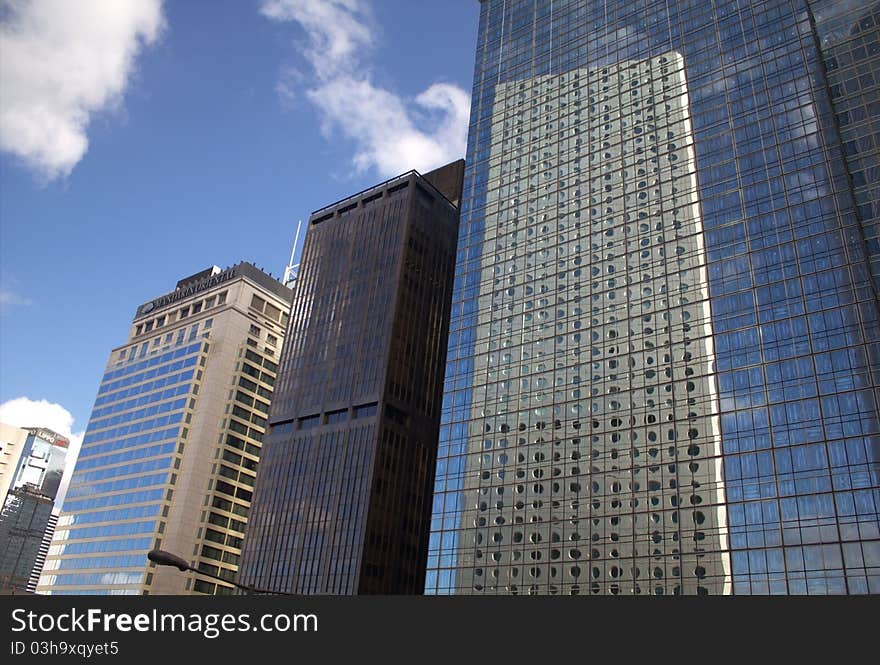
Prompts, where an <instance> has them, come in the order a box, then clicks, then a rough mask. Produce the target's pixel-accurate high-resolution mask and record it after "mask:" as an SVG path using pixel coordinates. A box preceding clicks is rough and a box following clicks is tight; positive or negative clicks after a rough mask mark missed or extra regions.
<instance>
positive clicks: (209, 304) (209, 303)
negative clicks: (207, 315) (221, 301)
mask: <svg viewBox="0 0 880 665" xmlns="http://www.w3.org/2000/svg"><path fill="white" fill-rule="evenodd" d="M215 301H216V298H215V297H214V296H211V297H210V298H205V309H210V308H211V307H213V306H214V302H215Z"/></svg>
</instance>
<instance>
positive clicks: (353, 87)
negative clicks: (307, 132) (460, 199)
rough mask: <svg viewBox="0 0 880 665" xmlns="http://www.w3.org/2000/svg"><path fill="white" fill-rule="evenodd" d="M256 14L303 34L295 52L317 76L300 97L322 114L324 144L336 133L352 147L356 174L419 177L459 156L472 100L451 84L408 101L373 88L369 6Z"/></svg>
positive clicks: (304, 0)
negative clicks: (291, 25) (290, 24)
mask: <svg viewBox="0 0 880 665" xmlns="http://www.w3.org/2000/svg"><path fill="white" fill-rule="evenodd" d="M261 12H262V14H263V15H264V16H266V17H267V18H269V19H271V20H274V21H278V22H294V23H296V24H298V25H299V27H300V28H301V29H302V30H303V31H304V32H305V35H306V40H305V42H304V43H299V44H298V48H299V51H300V53H301V55H302V56H303V57H304V58H305V59H306V61H307V62H308V63H309V65H310V66H311V69H312V72H313V74H314V76H313V77H312V81H311V83H310V84H309V85H308V86H307V89H306V91H305V96H306V97H307V98H308V99H309V100H310V101H311V102H312V103H313V104H314V105H315V106H316V107H317V109H318V110H319V111H320V114H321V123H322V131H323V133H324V134H325V136H327V137H328V138H330V137H332V136H333V135H334V134H335V133H336V132H341V133H342V134H343V135H344V136H346V137H347V138H349V139H351V140H352V141H353V143H354V146H355V154H354V156H353V157H352V164H353V165H354V167H355V168H356V169H357V170H358V171H360V172H362V171H365V170H367V169H370V168H375V169H376V170H377V171H378V172H379V173H380V174H381V175H382V176H386V177H388V176H393V175H397V174H398V173H402V172H404V171H408V170H409V169H417V170H419V171H423V172H424V171H427V170H430V169H431V168H434V167H437V166H441V165H442V164H445V163H447V162H450V161H453V160H455V159H458V158H460V157H463V156H464V152H465V148H466V143H467V129H468V117H469V113H470V95H469V94H468V93H467V92H466V91H464V90H462V89H461V88H459V87H458V86H456V85H453V84H451V83H434V84H433V85H431V86H429V87H428V88H427V89H426V90H425V91H424V92H422V93H421V94H419V95H417V96H416V97H415V98H413V99H406V98H404V97H402V96H400V95H398V94H396V93H394V92H392V91H390V90H387V89H385V88H383V87H381V86H378V85H376V84H375V83H373V81H372V80H371V77H370V71H369V66H368V60H369V55H370V51H371V49H372V48H373V47H374V46H375V45H376V37H375V35H376V30H375V28H374V27H373V26H372V17H371V14H370V8H369V6H368V5H367V4H365V3H364V2H362V1H361V0H264V1H263V4H262V5H261ZM292 82H294V81H292V80H291V79H285V80H284V81H283V82H282V84H280V86H279V89H278V91H279V95H280V96H281V98H282V101H283V102H286V103H289V102H290V100H291V99H292V98H293V97H294V96H295V93H294V91H293V86H292V85H291V83H292ZM295 82H296V83H299V82H300V81H299V80H296V81H295Z"/></svg>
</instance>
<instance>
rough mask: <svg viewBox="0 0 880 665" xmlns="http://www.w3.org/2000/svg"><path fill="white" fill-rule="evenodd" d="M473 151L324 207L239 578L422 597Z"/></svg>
mask: <svg viewBox="0 0 880 665" xmlns="http://www.w3.org/2000/svg"><path fill="white" fill-rule="evenodd" d="M462 174H463V163H462V162H461V161H458V162H454V163H452V164H449V165H447V166H445V167H443V168H440V169H437V170H436V171H432V172H431V173H428V174H426V175H425V176H420V175H419V174H417V173H416V172H415V171H412V172H409V173H405V174H403V175H401V176H398V177H396V178H392V179H391V180H389V181H387V182H384V183H381V184H379V185H376V186H375V187H371V188H370V189H368V190H366V191H363V192H361V193H359V194H356V195H354V196H352V197H349V198H346V199H344V200H342V201H339V202H337V203H334V204H333V205H330V206H327V207H325V208H322V209H321V210H318V211H316V212H314V213H312V215H311V218H310V219H309V227H308V233H307V235H306V241H305V246H304V248H303V255H302V261H301V267H300V272H299V276H298V278H297V282H296V287H295V290H294V296H293V306H292V308H291V319H290V329H289V331H288V337H287V341H286V343H285V346H284V351H283V353H282V359H281V366H280V369H279V374H278V387H277V389H276V391H275V397H274V399H273V401H272V407H271V411H270V418H269V420H270V424H271V434H270V435H269V436H268V437H267V438H266V441H265V443H264V447H263V461H262V463H261V467H260V469H261V470H260V472H259V474H258V477H257V485H256V490H255V492H256V493H255V496H254V505H253V508H252V515H251V521H250V523H249V526H248V533H247V538H246V540H245V546H244V552H243V554H242V567H241V577H240V580H239V581H241V582H244V583H246V584H250V585H253V586H257V587H261V588H264V589H271V590H277V591H286V592H293V593H302V594H358V593H420V592H421V591H422V589H423V588H424V575H425V567H424V566H425V560H426V555H427V535H428V520H429V517H430V512H431V494H432V481H433V474H434V461H435V455H436V445H437V428H438V426H439V417H440V399H441V394H442V381H443V376H442V375H443V359H444V357H445V354H446V342H447V336H446V335H447V326H448V320H449V306H450V297H451V292H452V266H453V263H454V254H455V238H456V233H457V228H458V208H457V207H456V205H454V204H453V203H452V202H455V201H457V200H458V198H459V196H460V192H461V178H462Z"/></svg>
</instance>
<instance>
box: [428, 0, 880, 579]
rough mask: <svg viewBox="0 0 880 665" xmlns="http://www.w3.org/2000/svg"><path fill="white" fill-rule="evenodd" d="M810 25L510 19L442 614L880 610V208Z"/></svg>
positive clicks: (470, 276) (479, 97)
mask: <svg viewBox="0 0 880 665" xmlns="http://www.w3.org/2000/svg"><path fill="white" fill-rule="evenodd" d="M811 4H813V3H805V2H803V1H802V0H800V1H798V0H796V1H793V2H792V1H788V0H785V1H781V0H774V1H771V2H761V3H758V2H746V1H741V2H736V1H735V2H708V3H707V2H695V1H684V2H678V3H658V2H648V3H628V2H594V1H588V2H583V1H577V2H575V1H573V0H572V1H565V0H561V1H554V2H543V1H538V2H536V1H534V0H484V1H483V2H482V3H481V17H480V26H479V36H478V47H477V55H476V71H475V79H474V91H473V98H472V106H471V126H470V134H469V143H468V159H467V169H466V172H465V178H464V191H463V195H462V205H461V231H460V234H459V241H458V254H457V261H456V273H455V287H454V291H453V306H452V319H451V322H450V342H449V350H448V357H447V365H446V375H445V394H444V401H443V414H442V423H441V431H440V444H439V451H438V463H437V473H436V481H435V486H436V491H435V496H434V506H433V516H432V523H431V530H432V532H431V539H430V545H429V553H428V574H427V580H426V592H427V593H439V594H449V593H462V594H482V593H490V594H658V595H659V594H727V593H737V594H740V593H746V594H747V593H757V594H767V593H790V594H831V593H866V592H874V593H876V592H878V591H880V491H878V475H877V473H878V466H877V461H878V456H880V420H878V415H877V413H878V407H877V405H878V398H880V392H878V389H880V344H878V341H880V315H878V298H877V291H876V288H875V285H874V284H873V282H872V280H871V275H870V271H869V261H868V252H867V249H866V247H867V245H866V235H869V234H870V224H869V223H867V221H866V220H865V219H864V214H863V212H864V211H863V210H862V208H864V206H861V207H860V205H859V204H858V203H857V197H858V196H859V195H860V194H859V193H860V192H861V193H862V195H863V196H864V195H867V196H868V197H869V198H870V197H874V198H876V191H877V190H876V183H874V184H873V185H871V184H870V181H869V183H868V184H867V186H861V189H860V183H862V184H864V181H863V180H859V177H858V176H857V174H856V173H854V172H851V171H848V170H847V169H848V168H850V169H852V168H853V164H854V163H855V162H854V161H853V160H852V159H850V160H849V161H847V160H845V159H844V153H845V150H847V149H848V148H847V146H845V144H844V142H843V141H842V138H841V133H840V123H839V120H840V117H841V116H840V109H838V112H837V113H836V112H835V109H834V108H833V106H832V97H833V92H832V87H831V86H832V84H831V83H830V81H829V78H828V77H827V76H826V71H825V68H824V67H823V53H822V52H821V51H820V41H821V40H820V37H819V33H818V32H817V24H816V20H815V17H814V14H813V12H811V6H810V5H811ZM815 4H820V3H815ZM824 4H826V5H829V4H833V3H824ZM846 4H847V6H848V7H849V8H850V9H852V7H853V3H846ZM856 4H858V3H856ZM857 9H858V11H856V10H853V11H851V12H849V14H848V15H858V16H859V20H860V21H861V19H865V21H866V23H864V24H863V23H861V22H859V25H860V26H862V25H868V24H867V21H869V20H870V21H874V20H875V18H876V5H875V6H874V9H869V3H861V7H859V8H857ZM872 12H873V13H872ZM874 25H876V24H875V23H870V25H869V26H868V27H865V28H864V30H865V31H866V32H867V33H869V34H871V35H876V31H872V30H873V28H872V27H871V26H874ZM869 28H870V30H869ZM869 42H870V38H869ZM862 46H863V47H864V48H865V49H866V52H869V53H870V52H872V51H871V49H876V47H877V46H876V40H875V41H874V42H870V43H865V44H861V43H858V44H854V43H849V42H848V47H847V48H849V49H850V50H851V51H857V52H858V53H861V51H859V50H858V49H859V48H861V47H862ZM874 52H875V53H876V51H874ZM828 57H829V54H828V53H826V54H825V58H826V62H827V58H828ZM872 57H873V62H874V63H875V64H876V55H874V56H872ZM865 59H866V58H863V59H862V62H864V60H865ZM867 59H868V60H870V59H871V58H867ZM859 73H862V72H861V71H860V70H859ZM859 81H860V85H861V86H862V88H861V89H862V90H863V92H864V91H867V92H866V93H865V94H868V93H871V94H874V91H876V88H875V87H872V86H874V83H873V79H870V80H869V79H868V78H861V79H859ZM851 89H852V90H854V88H846V90H851ZM853 94H854V93H853ZM859 112H860V113H861V114H862V115H861V116H860V117H861V118H862V119H864V118H865V116H866V115H868V116H870V117H871V118H872V121H871V122H874V123H876V122H877V121H878V118H880V114H878V109H876V108H873V107H872V106H871V105H870V104H867V105H864V106H862V107H860V110H859ZM865 126H866V125H864V124H863V125H860V127H861V131H862V135H866V131H867V130H866V129H865ZM860 154H862V155H863V156H864V155H866V154H868V156H870V155H875V154H876V153H875V152H872V151H871V150H862V152H861V153H860ZM875 163H876V161H875ZM854 193H855V195H856V198H854Z"/></svg>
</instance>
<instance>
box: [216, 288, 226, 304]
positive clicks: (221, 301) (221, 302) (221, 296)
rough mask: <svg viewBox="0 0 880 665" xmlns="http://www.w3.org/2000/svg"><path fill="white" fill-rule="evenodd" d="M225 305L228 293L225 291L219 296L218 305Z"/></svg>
mask: <svg viewBox="0 0 880 665" xmlns="http://www.w3.org/2000/svg"><path fill="white" fill-rule="evenodd" d="M225 303H226V291H223V293H221V294H219V295H218V296H217V304H218V305H223V304H225Z"/></svg>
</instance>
